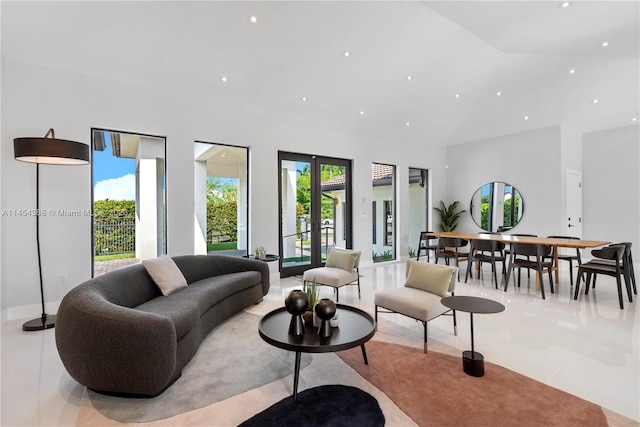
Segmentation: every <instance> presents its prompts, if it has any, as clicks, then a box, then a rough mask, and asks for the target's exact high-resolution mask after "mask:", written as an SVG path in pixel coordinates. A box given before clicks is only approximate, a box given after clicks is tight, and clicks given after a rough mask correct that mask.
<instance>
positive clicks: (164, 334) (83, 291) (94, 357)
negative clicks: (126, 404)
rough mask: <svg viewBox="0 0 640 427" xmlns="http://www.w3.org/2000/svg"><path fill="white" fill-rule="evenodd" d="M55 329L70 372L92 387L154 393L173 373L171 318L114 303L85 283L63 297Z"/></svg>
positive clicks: (109, 390)
mask: <svg viewBox="0 0 640 427" xmlns="http://www.w3.org/2000/svg"><path fill="white" fill-rule="evenodd" d="M55 335H56V346H57V348H58V353H59V354H60V358H61V360H62V363H63V364H64V366H65V368H66V369H67V371H68V372H69V374H70V375H71V376H72V377H73V378H74V379H75V380H76V381H78V382H79V383H81V384H84V385H86V386H87V387H89V388H91V389H94V390H97V391H101V392H107V393H108V392H118V391H121V390H128V392H130V393H131V394H140V395H156V394H158V393H160V392H161V391H162V390H164V388H166V386H168V385H169V384H170V383H171V381H172V380H173V379H174V377H175V375H176V373H175V368H176V347H177V342H176V332H175V327H174V325H173V323H172V322H171V320H170V319H169V318H167V317H165V316H162V315H159V314H154V313H145V312H142V311H138V310H136V309H134V308H127V307H122V306H119V305H116V304H113V303H111V302H109V301H107V300H106V299H105V298H104V296H103V295H101V293H100V291H99V290H98V289H92V288H91V286H90V285H81V286H79V287H77V288H75V289H73V290H72V291H71V292H69V293H68V294H67V295H66V296H65V297H64V299H63V300H62V302H61V304H60V308H59V310H58V316H57V321H56V329H55Z"/></svg>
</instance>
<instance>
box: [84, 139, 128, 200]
mask: <svg viewBox="0 0 640 427" xmlns="http://www.w3.org/2000/svg"><path fill="white" fill-rule="evenodd" d="M105 145H106V148H105V149H104V151H95V150H94V152H93V182H94V184H93V198H94V200H105V199H109V200H135V199H136V176H135V171H136V160H135V159H124V158H120V157H115V156H114V155H113V154H112V153H111V140H110V139H109V133H108V132H105Z"/></svg>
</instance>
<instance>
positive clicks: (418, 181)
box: [409, 168, 429, 257]
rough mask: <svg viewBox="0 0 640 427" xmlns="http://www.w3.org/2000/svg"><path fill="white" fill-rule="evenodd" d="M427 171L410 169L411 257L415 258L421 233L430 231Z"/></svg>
mask: <svg viewBox="0 0 640 427" xmlns="http://www.w3.org/2000/svg"><path fill="white" fill-rule="evenodd" d="M428 176H429V171H428V170H426V169H417V168H409V256H410V257H415V256H416V255H417V253H418V246H419V245H420V232H421V231H428V229H427V224H428V223H429V197H428V187H429V186H428V184H429V181H428Z"/></svg>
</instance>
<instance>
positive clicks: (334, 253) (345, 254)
mask: <svg viewBox="0 0 640 427" xmlns="http://www.w3.org/2000/svg"><path fill="white" fill-rule="evenodd" d="M359 264H360V251H353V250H349V249H338V248H331V249H330V250H329V254H328V255H327V262H326V264H325V266H324V267H318V268H312V269H311V270H307V271H305V272H304V275H303V276H302V281H303V282H304V283H305V284H306V283H307V282H311V281H315V282H316V283H317V284H319V285H324V286H331V287H333V288H334V289H335V292H336V302H338V301H339V297H340V295H339V294H338V291H339V289H340V288H341V287H342V286H346V285H358V298H360V272H359V270H358V266H359Z"/></svg>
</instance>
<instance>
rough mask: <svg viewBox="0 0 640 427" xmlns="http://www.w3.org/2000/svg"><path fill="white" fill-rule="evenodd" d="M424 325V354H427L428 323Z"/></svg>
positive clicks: (423, 323)
mask: <svg viewBox="0 0 640 427" xmlns="http://www.w3.org/2000/svg"><path fill="white" fill-rule="evenodd" d="M422 325H423V326H424V352H425V353H427V352H428V351H429V348H428V345H427V322H422Z"/></svg>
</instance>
